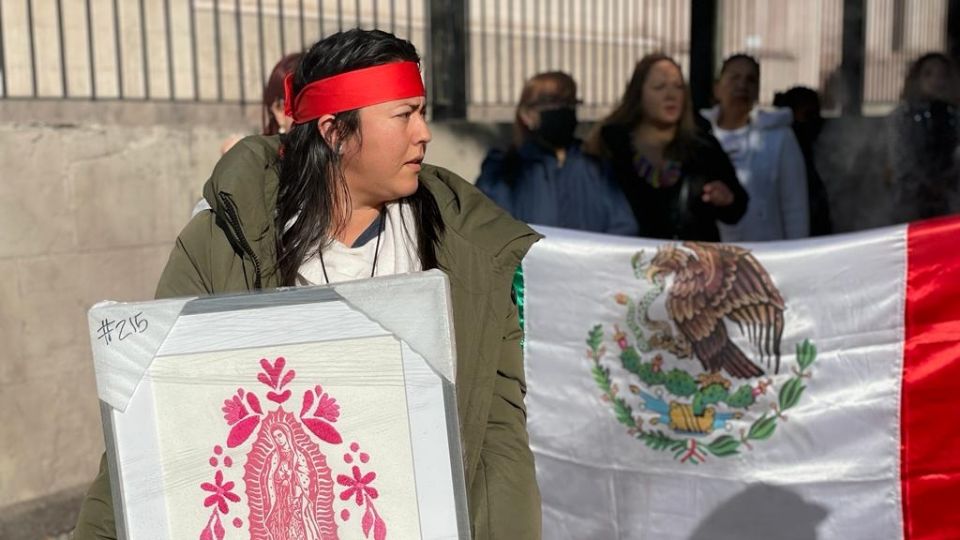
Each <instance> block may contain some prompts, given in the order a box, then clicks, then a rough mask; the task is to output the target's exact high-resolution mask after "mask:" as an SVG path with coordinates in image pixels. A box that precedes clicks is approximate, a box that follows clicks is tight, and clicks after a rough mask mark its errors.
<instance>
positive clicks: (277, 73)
mask: <svg viewBox="0 0 960 540" xmlns="http://www.w3.org/2000/svg"><path fill="white" fill-rule="evenodd" d="M301 56H303V53H298V52H297V53H291V54H288V55H286V56H284V57H283V58H281V59H280V61H279V62H277V64H276V65H275V66H273V70H271V71H270V76H269V77H268V78H267V82H266V84H265V85H264V86H263V97H262V102H263V109H262V111H261V115H260V117H261V126H262V127H261V130H260V134H261V135H266V136H268V137H269V136H271V135H280V134H282V133H286V132H287V131H288V130H289V129H290V126H292V125H293V118H290V117H289V116H287V115H286V114H285V113H284V108H283V92H284V88H283V79H284V78H286V76H287V74H288V73H293V72H294V71H296V70H297V65H298V64H299V63H300V57H301ZM246 136H247V135H246V134H240V133H234V134H233V135H230V136H229V137H227V138H226V139H225V140H224V141H223V144H222V145H220V154H221V155H222V154H226V153H227V150H230V149H231V148H233V145H235V144H237V142H239V141H240V139H243V138H244V137H246Z"/></svg>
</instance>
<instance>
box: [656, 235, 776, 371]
mask: <svg viewBox="0 0 960 540" xmlns="http://www.w3.org/2000/svg"><path fill="white" fill-rule="evenodd" d="M682 248H685V249H681V247H680V246H677V245H675V244H668V245H664V246H661V247H660V248H659V249H658V250H657V253H656V255H655V256H654V257H653V259H652V260H651V261H650V264H649V265H648V266H647V268H646V278H647V279H648V280H650V281H651V282H653V281H655V280H662V279H666V277H667V276H670V275H673V276H674V279H673V283H672V284H671V285H670V287H669V288H668V290H667V300H666V308H667V314H668V315H669V316H670V319H671V320H672V321H673V323H674V324H675V325H676V327H677V329H678V330H679V331H680V333H681V334H683V336H684V337H685V338H686V339H687V340H688V341H689V343H690V347H691V350H692V352H693V353H694V355H695V356H696V357H697V359H699V360H700V363H701V364H702V365H703V368H704V369H705V370H707V371H708V372H709V373H711V374H719V373H720V371H721V370H722V371H725V372H726V373H727V374H729V375H730V376H732V377H736V378H740V379H746V378H753V377H759V376H760V375H763V374H764V370H763V369H762V368H761V367H760V366H758V365H757V364H755V363H753V362H752V361H751V360H750V359H749V358H747V356H746V355H745V354H744V352H743V351H742V350H740V348H739V347H737V346H736V345H735V344H734V343H733V342H732V341H730V336H729V335H728V333H727V326H726V324H725V319H726V320H730V321H732V322H733V323H735V324H736V325H737V327H738V328H739V330H740V332H741V333H742V334H745V335H746V336H747V339H748V341H750V343H751V344H752V345H753V346H754V347H756V348H757V350H758V352H759V354H760V359H761V360H764V361H766V366H767V368H768V369H769V368H770V366H771V363H773V370H774V373H776V372H778V371H779V369H780V339H781V337H782V335H783V310H784V302H783V298H782V297H781V296H780V291H778V290H777V287H776V286H775V285H774V284H773V281H772V280H771V279H770V275H769V274H768V273H767V271H766V270H765V269H764V268H763V267H762V266H761V265H760V263H759V262H758V261H757V259H756V258H754V256H753V255H751V254H750V251H748V250H746V249H743V248H741V247H738V246H733V245H727V244H708V243H700V242H684V243H683V245H682Z"/></svg>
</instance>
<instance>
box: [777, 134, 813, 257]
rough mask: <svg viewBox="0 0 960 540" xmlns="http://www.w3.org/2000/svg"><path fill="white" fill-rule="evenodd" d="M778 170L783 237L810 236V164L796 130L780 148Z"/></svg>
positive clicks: (785, 137)
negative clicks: (808, 189)
mask: <svg viewBox="0 0 960 540" xmlns="http://www.w3.org/2000/svg"><path fill="white" fill-rule="evenodd" d="M779 162H780V163H779V165H778V170H777V192H778V193H777V197H779V202H780V212H781V222H782V224H783V237H784V238H786V239H792V238H806V237H808V236H810V203H809V196H808V192H807V167H806V165H804V162H803V152H801V151H800V145H799V144H798V143H797V139H796V137H794V135H793V132H792V131H790V130H787V132H786V133H785V134H784V138H783V145H782V146H781V148H780V160H779Z"/></svg>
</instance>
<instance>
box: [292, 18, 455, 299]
mask: <svg viewBox="0 0 960 540" xmlns="http://www.w3.org/2000/svg"><path fill="white" fill-rule="evenodd" d="M396 61H410V62H418V63H419V61H420V56H419V55H418V54H417V50H416V48H414V46H413V45H412V44H411V43H410V42H409V41H405V40H402V39H399V38H397V37H396V36H394V35H392V34H388V33H386V32H382V31H380V30H360V29H352V30H347V31H344V32H339V33H336V34H333V35H331V36H328V37H326V38H324V39H322V40H320V41H319V42H317V43H316V44H314V45H313V46H312V47H310V50H308V51H307V52H306V53H305V54H304V55H303V58H301V60H300V65H299V66H298V67H297V70H296V72H295V73H294V77H293V92H294V94H296V93H298V92H300V90H302V89H303V87H304V86H306V85H307V84H309V83H311V82H313V81H317V80H320V79H325V78H327V77H332V76H334V75H338V74H340V73H345V72H348V71H353V70H357V69H362V68H366V67H371V66H376V65H380V64H386V63H390V62H396ZM332 127H333V130H334V132H335V136H336V140H338V141H346V140H349V139H350V138H354V137H356V139H357V141H358V142H359V143H360V144H362V134H361V133H360V114H359V110H357V109H355V110H352V111H346V112H341V113H337V114H336V116H335V119H334V121H333V126H332ZM280 140H281V154H280V156H281V157H280V163H279V169H280V170H279V175H280V187H279V191H278V193H277V215H276V227H277V231H278V234H277V266H278V270H279V272H280V283H281V285H288V286H289V285H294V284H295V281H296V277H297V270H298V269H299V267H300V265H301V264H302V263H303V261H305V260H307V259H308V258H309V257H310V256H311V255H313V254H314V253H319V251H320V250H321V249H322V248H323V247H325V246H326V245H327V244H329V242H330V240H331V238H333V236H335V234H336V232H337V231H339V230H342V228H343V226H344V225H345V224H346V220H347V218H348V216H349V208H350V192H349V190H348V188H347V184H346V180H345V179H344V176H343V169H342V163H341V161H340V153H339V152H338V151H337V150H336V149H334V148H331V147H330V145H329V144H327V141H326V140H325V139H324V138H323V136H322V135H321V134H320V130H319V129H318V128H317V122H316V121H312V122H306V123H303V124H296V125H294V126H293V127H292V128H291V129H290V132H289V133H288V134H286V135H281V137H280ZM402 202H403V203H406V204H409V205H410V208H411V210H412V211H413V213H414V217H415V219H416V223H417V242H418V249H419V251H420V253H419V256H420V264H421V267H422V268H423V269H424V270H428V269H431V268H436V267H437V266H438V263H437V246H438V244H439V241H440V235H441V234H442V233H443V229H444V227H443V222H442V221H441V219H440V210H439V208H438V207H437V203H436V200H434V198H433V196H432V195H431V194H430V192H429V191H427V189H426V187H424V185H423V184H422V183H421V184H420V185H419V186H418V188H417V191H416V193H414V194H413V195H411V196H409V197H406V198H404V199H403V200H402Z"/></svg>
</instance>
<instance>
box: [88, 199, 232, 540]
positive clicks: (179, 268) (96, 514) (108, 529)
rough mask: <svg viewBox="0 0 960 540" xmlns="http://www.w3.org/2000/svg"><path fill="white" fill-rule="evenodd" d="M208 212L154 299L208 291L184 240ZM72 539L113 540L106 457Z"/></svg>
mask: <svg viewBox="0 0 960 540" xmlns="http://www.w3.org/2000/svg"><path fill="white" fill-rule="evenodd" d="M212 216H213V214H212V213H211V212H201V213H200V214H198V215H196V216H194V218H193V219H192V220H191V221H190V223H189V224H187V227H186V228H185V229H184V230H183V232H182V233H180V236H179V237H178V238H177V243H176V244H175V245H174V248H173V252H171V254H170V259H169V260H168V261H167V266H166V267H165V268H164V270H163V274H162V275H161V277H160V282H159V284H158V285H157V294H156V297H157V298H173V297H178V296H198V295H204V294H209V293H210V292H212V291H211V290H210V288H209V283H208V282H207V280H206V279H205V278H204V275H203V271H202V267H203V264H204V263H205V259H204V258H203V255H204V250H202V249H200V250H195V251H193V252H188V251H187V247H186V243H185V239H186V238H191V237H197V236H198V233H202V232H203V231H204V230H207V231H209V228H210V226H211V223H212V220H213V217H212ZM73 538H74V540H115V539H116V538H117V529H116V522H115V520H114V513H113V497H112V495H111V493H110V475H109V472H108V470H107V456H106V454H104V455H102V456H101V457H100V472H99V473H98V474H97V477H96V478H95V479H94V480H93V483H92V484H91V485H90V488H89V489H88V490H87V494H86V496H85V497H84V499H83V503H82V504H81V507H80V516H79V518H78V519H77V527H76V529H75V530H74V533H73Z"/></svg>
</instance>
